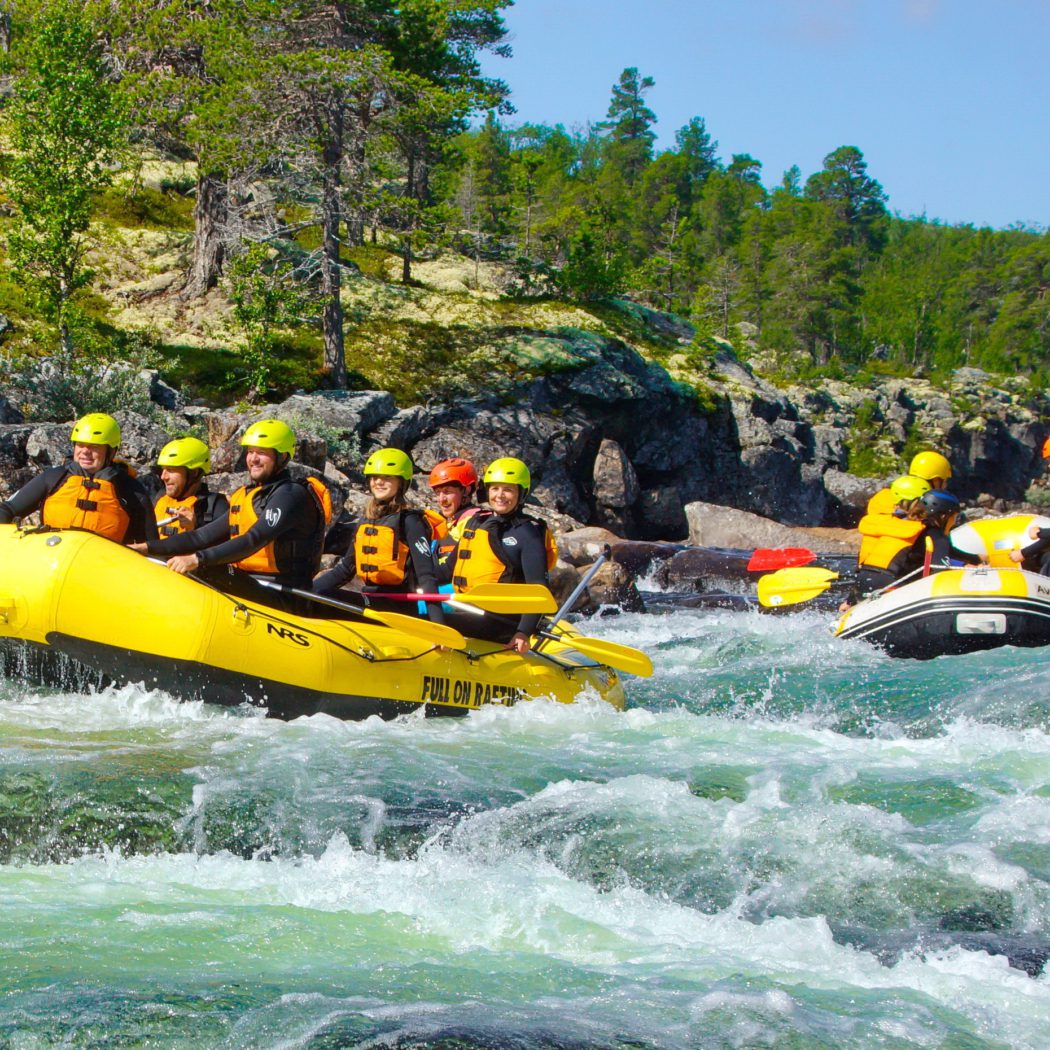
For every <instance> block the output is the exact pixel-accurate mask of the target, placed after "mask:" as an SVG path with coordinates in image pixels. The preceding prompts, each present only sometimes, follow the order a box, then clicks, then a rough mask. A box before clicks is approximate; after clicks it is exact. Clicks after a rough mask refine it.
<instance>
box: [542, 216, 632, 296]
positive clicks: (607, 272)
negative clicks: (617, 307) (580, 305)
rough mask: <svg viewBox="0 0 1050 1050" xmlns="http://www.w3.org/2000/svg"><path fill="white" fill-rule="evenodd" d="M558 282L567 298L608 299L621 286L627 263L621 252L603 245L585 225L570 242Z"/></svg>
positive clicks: (621, 289) (616, 293)
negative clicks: (611, 250)
mask: <svg viewBox="0 0 1050 1050" xmlns="http://www.w3.org/2000/svg"><path fill="white" fill-rule="evenodd" d="M557 283H558V287H559V288H560V289H561V290H562V291H563V292H564V293H565V294H566V295H567V296H569V298H573V299H582V300H584V301H587V300H591V299H609V298H611V297H612V296H615V295H619V294H620V293H621V292H622V291H623V290H624V286H625V284H626V264H625V262H624V259H623V257H622V256H620V255H619V254H618V253H616V252H610V251H609V250H608V249H607V248H605V247H603V246H602V244H601V241H600V239H599V237H598V236H597V235H596V234H595V233H594V232H592V230H591V228H590V227H584V228H583V229H581V230H580V231H579V233H577V234H576V235H575V236H574V237H573V238H572V240H571V241H570V243H569V250H568V254H567V257H566V259H565V265H564V266H562V268H561V271H560V272H559V273H558V276H557Z"/></svg>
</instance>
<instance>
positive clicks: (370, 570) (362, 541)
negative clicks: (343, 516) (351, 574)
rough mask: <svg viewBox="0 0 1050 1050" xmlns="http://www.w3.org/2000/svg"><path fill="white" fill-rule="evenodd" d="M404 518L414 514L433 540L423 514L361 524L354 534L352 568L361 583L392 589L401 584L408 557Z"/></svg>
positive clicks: (400, 514)
mask: <svg viewBox="0 0 1050 1050" xmlns="http://www.w3.org/2000/svg"><path fill="white" fill-rule="evenodd" d="M406 514H418V515H419V517H420V518H422V519H423V522H424V524H425V525H426V526H427V527H428V528H429V529H430V532H431V541H432V540H433V539H434V531H433V529H434V525H433V519H432V518H431V516H430V515H429V514H427V513H426V512H425V511H418V510H402V511H398V512H397V513H396V514H387V515H386V516H385V517H382V518H380V519H379V520H378V521H362V522H361V523H360V524H359V525H358V526H357V531H356V532H355V533H354V564H355V565H356V567H357V575H358V576H360V577H361V579H362V580H364V582H365V583H367V584H371V585H372V586H373V587H377V586H378V587H396V586H397V585H398V584H401V583H404V582H405V576H406V575H407V571H408V557H409V553H410V552H409V549H408V544H407V543H406V542H405V515H406ZM442 524H444V519H443V518H442Z"/></svg>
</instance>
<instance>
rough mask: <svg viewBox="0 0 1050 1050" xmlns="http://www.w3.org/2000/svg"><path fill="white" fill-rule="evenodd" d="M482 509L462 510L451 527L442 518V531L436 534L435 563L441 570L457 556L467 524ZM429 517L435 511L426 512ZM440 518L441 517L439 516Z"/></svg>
mask: <svg viewBox="0 0 1050 1050" xmlns="http://www.w3.org/2000/svg"><path fill="white" fill-rule="evenodd" d="M480 509H481V508H480V507H463V508H461V509H460V511H459V514H458V515H457V516H456V520H455V521H454V522H452V524H451V525H449V523H448V522H447V521H446V520H445V518H444V517H441V531H439V532H435V533H434V561H435V562H436V563H437V565H438V567H439V568H440V567H441V566H443V565H446V564H447V563H448V561H449V559H450V558H452V557H454V556H455V553H456V548H457V547H458V546H459V541H460V540H461V539H462V538H463V530H464V529H465V528H466V527H467V523H468V522H469V521H470V519H471V518H472V517H474V515H475V514H477V512H478V511H479V510H480ZM425 513H426V514H427V515H428V518H429V515H431V514H434V513H435V512H434V511H426V512H425ZM438 516H439V517H440V515H438Z"/></svg>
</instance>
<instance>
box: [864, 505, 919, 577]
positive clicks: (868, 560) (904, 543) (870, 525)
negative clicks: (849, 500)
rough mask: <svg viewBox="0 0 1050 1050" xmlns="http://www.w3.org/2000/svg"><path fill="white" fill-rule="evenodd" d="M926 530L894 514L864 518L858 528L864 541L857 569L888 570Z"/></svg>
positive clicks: (867, 515) (917, 522)
mask: <svg viewBox="0 0 1050 1050" xmlns="http://www.w3.org/2000/svg"><path fill="white" fill-rule="evenodd" d="M925 527H926V526H925V525H924V524H923V523H922V522H921V521H911V520H909V519H908V518H898V517H895V516H894V515H892V514H865V515H864V517H863V518H861V519H860V524H859V525H858V526H857V528H858V529H859V530H860V534H861V536H862V537H863V539H862V545H861V554H860V558H859V559H858V562H857V564H858V566H860V567H861V568H868V569H888V568H889V566H890V562H891V561H893V559H894V558H895V557H896V556H897V555H898V554H900V552H901V551H903V550H907V549H908V548H909V547H910V546H911V545H912V544H913V543H914V542H915V540H916V539H918V536H919V533H920V532H922V530H923V529H924V528H925ZM865 544H866V546H865Z"/></svg>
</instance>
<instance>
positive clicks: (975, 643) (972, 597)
mask: <svg viewBox="0 0 1050 1050" xmlns="http://www.w3.org/2000/svg"><path fill="white" fill-rule="evenodd" d="M1032 525H1038V526H1040V527H1041V528H1050V519H1047V518H1042V517H1033V516H1032V515H1016V516H1013V517H1007V518H988V519H984V520H981V521H975V522H972V523H970V524H967V525H963V526H960V527H959V528H957V529H954V530H953V531H952V534H951V537H952V543H953V544H954V545H955V546H956V547H957V548H958V549H960V550H964V551H968V552H970V553H972V554H981V555H984V556H985V557H987V558H988V559H989V564H988V565H980V566H966V567H963V568H953V569H942V570H940V571H936V572H933V573H930V574H929V575H927V576H924V577H919V578H917V579H913V580H912V581H911V582H906V583H902V584H901V585H900V586H897V587H893V588H892V589H888V590H886V591H885V592H884V593H881V594H877V595H875V596H873V597H870V598H867V599H865V600H864V601H861V602H858V603H857V604H856V605H854V606H853V607H852V608H850V609H849V610H848V611H847V612H845V613H844V614H843V615H842V617H841V618H840V619H839V621H838V623H837V624H836V625H835V629H834V630H835V634H836V636H837V637H839V638H859V639H862V640H864V641H867V642H871V643H873V644H875V645H878V646H880V647H881V648H883V649H885V650H886V651H887V652H888V653H889V654H890V655H892V656H903V657H912V658H917V659H929V658H931V657H934V656H944V655H958V654H961V653H970V652H978V651H980V650H984V649H993V648H996V647H998V646H1000V645H1017V646H1022V647H1032V646H1041V645H1050V577H1046V576H1041V575H1039V574H1037V573H1033V572H1026V571H1024V570H1023V569H1022V568H1021V567H1020V566H1019V565H1018V564H1017V563H1016V562H1014V561H1012V560H1011V559H1010V556H1009V555H1010V552H1011V551H1013V550H1020V549H1021V548H1022V547H1025V546H1027V544H1028V543H1030V542H1031V540H1030V539H1029V537H1028V529H1029V528H1030V527H1031V526H1032Z"/></svg>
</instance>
